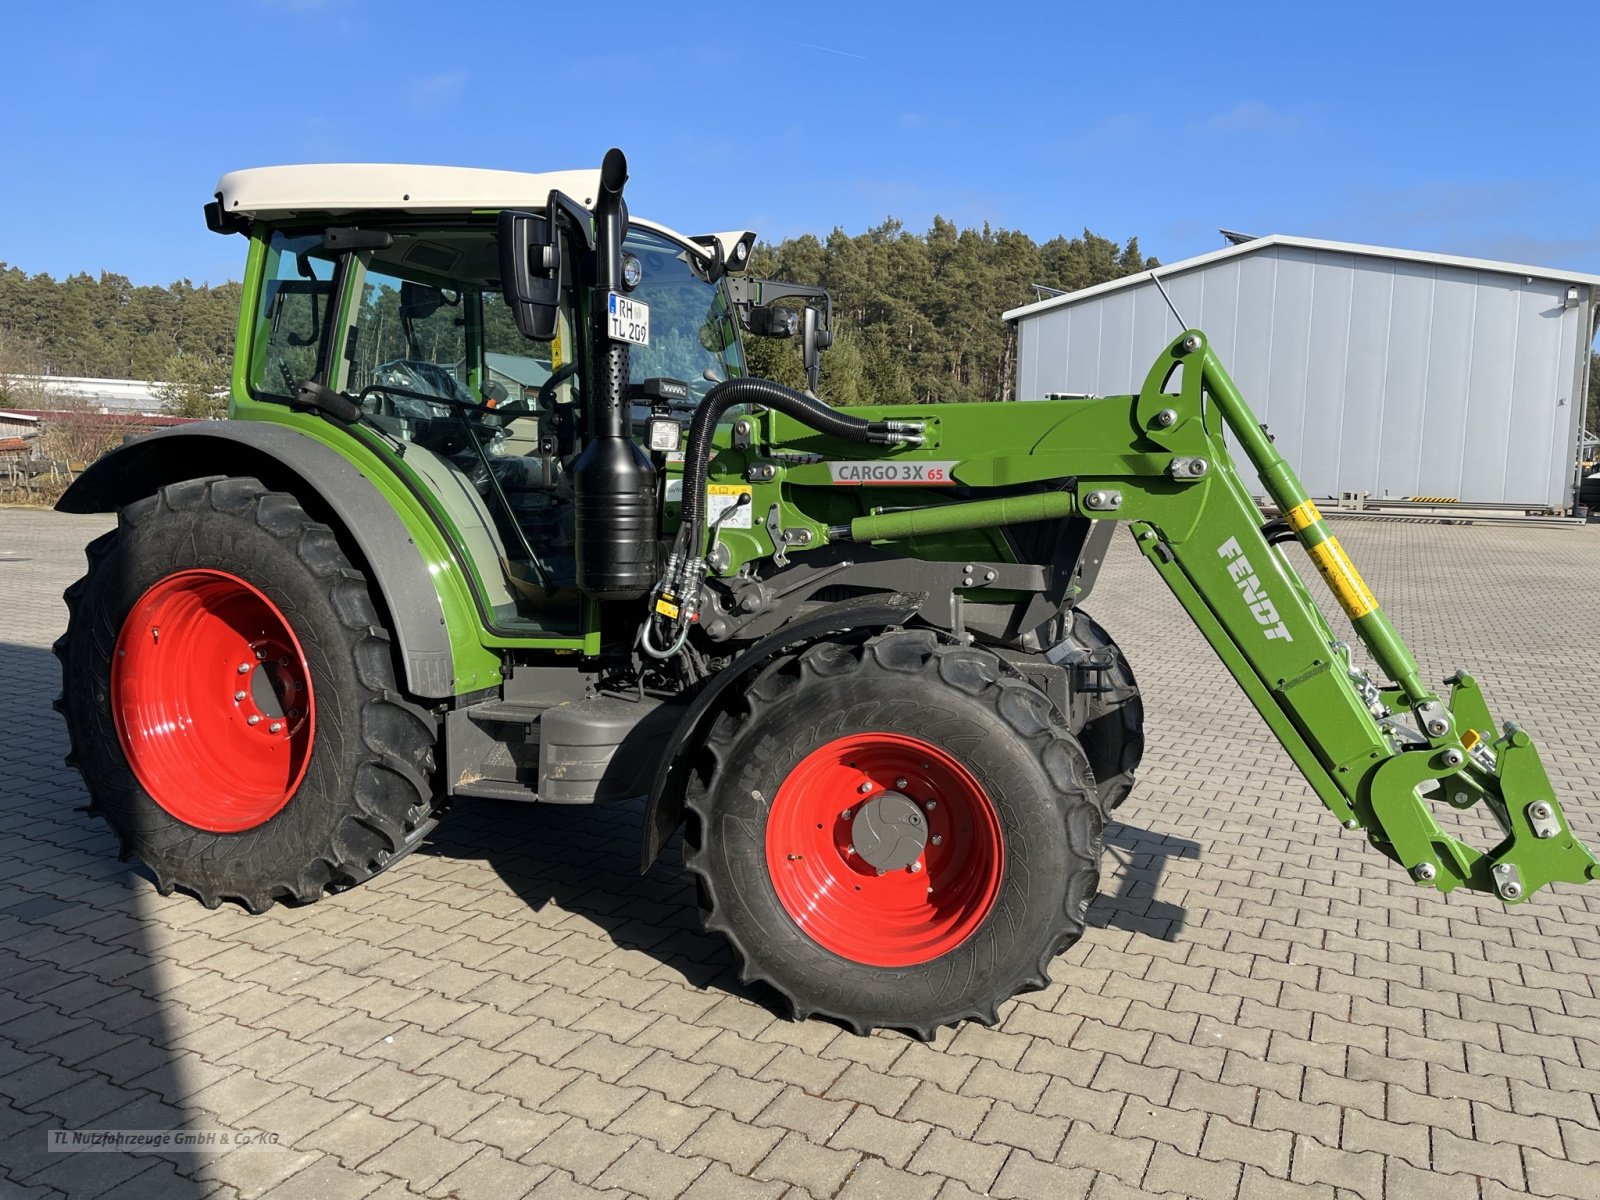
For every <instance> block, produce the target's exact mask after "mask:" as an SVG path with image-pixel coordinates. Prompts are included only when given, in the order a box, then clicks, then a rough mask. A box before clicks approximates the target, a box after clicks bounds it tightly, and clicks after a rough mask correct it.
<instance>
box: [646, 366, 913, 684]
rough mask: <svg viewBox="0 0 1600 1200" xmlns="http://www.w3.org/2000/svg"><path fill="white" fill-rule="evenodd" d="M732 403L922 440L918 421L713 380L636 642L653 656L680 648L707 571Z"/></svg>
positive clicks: (768, 387) (856, 433)
mask: <svg viewBox="0 0 1600 1200" xmlns="http://www.w3.org/2000/svg"><path fill="white" fill-rule="evenodd" d="M735 404H760V405H764V406H765V407H767V408H771V409H776V410H777V411H778V412H781V413H783V414H784V415H785V416H789V417H793V418H794V419H795V420H796V421H799V422H800V423H801V424H802V425H807V426H809V427H810V428H812V429H815V430H816V431H817V432H819V433H825V434H828V435H830V436H832V437H839V438H844V439H846V440H848V441H852V442H865V443H869V444H873V445H879V446H892V445H898V444H905V445H914V446H920V445H921V444H922V431H923V425H922V422H921V421H898V420H880V421H864V420H862V419H861V418H860V417H852V416H849V415H848V414H846V413H841V412H838V411H836V410H834V409H831V408H829V407H828V406H827V405H826V404H824V403H822V401H820V400H818V399H817V398H816V397H815V396H810V395H807V394H806V393H805V392H797V391H795V390H794V389H793V388H787V387H784V386H783V385H782V384H780V383H773V382H772V381H771V380H770V379H752V378H748V377H743V378H738V379H729V380H726V381H724V382H722V383H719V384H717V385H716V386H715V387H714V388H712V389H711V390H710V391H709V392H707V393H706V396H705V399H704V400H702V401H700V403H699V405H698V406H697V407H696V408H695V412H694V417H693V419H692V420H691V421H690V422H689V441H688V447H687V449H686V450H685V453H684V468H683V517H682V520H681V522H680V523H679V525H678V536H677V539H676V540H675V541H674V543H673V546H672V554H671V555H670V556H669V557H668V559H667V565H666V569H665V570H664V571H663V572H662V574H661V580H660V582H659V583H657V584H656V586H655V589H654V590H653V591H652V592H651V594H650V606H651V613H650V614H649V615H648V616H647V617H646V618H645V628H644V630H643V631H642V636H641V641H640V645H641V647H642V648H643V649H644V651H645V652H646V653H647V654H649V655H650V656H651V657H653V658H668V657H670V656H671V655H673V654H675V653H677V652H678V651H679V650H681V649H682V648H683V644H684V642H685V641H686V640H687V638H688V632H689V623H690V621H691V620H692V619H693V611H692V610H693V604H694V602H695V598H696V593H697V592H698V591H699V587H700V580H701V579H702V578H704V575H705V570H706V565H705V554H706V545H705V540H706V524H705V515H706V478H707V476H708V475H709V473H710V466H711V464H710V454H709V451H710V448H711V435H712V434H713V433H714V432H715V431H716V428H717V422H718V421H719V420H721V419H722V416H723V414H724V413H726V412H727V411H728V409H730V408H732V407H733V406H734V405H735ZM658 617H661V618H665V621H664V622H663V623H664V624H665V625H666V626H667V627H668V630H669V631H670V632H671V633H673V634H675V635H676V636H675V638H674V640H673V641H671V642H670V643H668V644H665V645H664V644H663V643H661V642H658V641H656V639H655V638H654V637H653V636H652V634H651V633H650V625H651V623H652V622H654V621H655V620H656V619H657V618H658Z"/></svg>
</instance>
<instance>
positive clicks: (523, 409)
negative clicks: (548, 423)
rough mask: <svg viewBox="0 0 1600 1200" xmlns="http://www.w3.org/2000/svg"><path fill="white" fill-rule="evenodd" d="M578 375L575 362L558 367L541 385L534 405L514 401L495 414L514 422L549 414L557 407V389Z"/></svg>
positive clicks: (496, 410)
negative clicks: (541, 413) (532, 416)
mask: <svg viewBox="0 0 1600 1200" xmlns="http://www.w3.org/2000/svg"><path fill="white" fill-rule="evenodd" d="M577 373H578V364H577V363H575V362H569V363H566V364H565V365H563V366H560V367H557V368H556V369H555V371H554V372H552V373H551V375H550V378H549V379H546V380H545V381H544V383H543V384H541V385H540V387H539V394H538V395H537V396H535V397H534V400H533V403H532V404H529V403H528V402H527V401H526V400H513V401H512V402H511V403H510V404H502V405H500V406H499V407H498V408H496V409H495V412H497V413H499V414H500V416H501V417H502V418H507V419H512V420H514V419H516V418H517V417H525V416H528V415H529V414H531V413H535V412H547V411H549V410H550V409H552V408H554V407H555V398H556V388H558V387H560V386H561V385H562V384H563V383H565V382H566V381H567V380H569V379H571V378H572V377H573V376H574V375H576V374H577Z"/></svg>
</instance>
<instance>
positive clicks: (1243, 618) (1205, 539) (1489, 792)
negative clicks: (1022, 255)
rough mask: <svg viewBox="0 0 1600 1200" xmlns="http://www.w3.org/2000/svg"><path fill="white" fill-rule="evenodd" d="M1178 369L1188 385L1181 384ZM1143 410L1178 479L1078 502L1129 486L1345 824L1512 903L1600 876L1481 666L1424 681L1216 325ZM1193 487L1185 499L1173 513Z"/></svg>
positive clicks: (1241, 673)
mask: <svg viewBox="0 0 1600 1200" xmlns="http://www.w3.org/2000/svg"><path fill="white" fill-rule="evenodd" d="M1176 374H1181V376H1182V383H1181V386H1180V387H1179V389H1178V391H1177V394H1175V395H1174V394H1169V393H1167V391H1166V390H1165V389H1166V388H1167V386H1168V385H1169V384H1170V382H1171V380H1172V377H1173V376H1174V375H1176ZM1133 415H1134V420H1135V421H1136V422H1137V424H1138V425H1139V426H1140V428H1141V431H1142V432H1143V434H1144V436H1146V437H1147V438H1149V439H1150V440H1152V441H1154V442H1156V443H1157V444H1158V445H1160V446H1162V447H1163V449H1166V450H1170V451H1171V452H1172V456H1173V461H1172V463H1171V464H1169V466H1168V470H1167V476H1166V478H1165V479H1164V480H1162V481H1160V482H1159V483H1156V484H1154V485H1152V484H1151V482H1150V481H1148V480H1137V479H1135V480H1130V481H1127V483H1126V484H1124V483H1123V482H1122V481H1118V480H1113V479H1107V480H1105V481H1103V482H1101V481H1092V480H1086V479H1081V478H1080V480H1079V484H1078V493H1077V494H1078V498H1079V504H1080V506H1081V507H1082V508H1083V511H1084V512H1085V515H1091V516H1092V515H1095V512H1094V504H1095V503H1096V499H1095V497H1094V493H1095V492H1096V491H1100V492H1105V491H1112V492H1115V491H1117V490H1119V489H1120V490H1122V492H1123V495H1122V497H1121V503H1120V504H1119V505H1118V511H1117V514H1116V515H1118V516H1120V517H1122V518H1123V519H1125V520H1129V521H1130V522H1131V524H1132V529H1133V534H1134V538H1135V539H1136V541H1137V543H1138V545H1139V548H1140V550H1141V551H1142V552H1143V554H1144V555H1145V557H1146V558H1147V559H1149V561H1150V562H1151V564H1152V565H1153V566H1154V567H1155V568H1156V570H1157V572H1158V573H1159V574H1160V575H1161V577H1162V578H1163V579H1164V580H1166V583H1167V586H1168V587H1170V588H1171V589H1172V592H1173V594H1174V595H1175V596H1176V597H1177V599H1178V602H1179V603H1180V604H1182V605H1183V607H1184V610H1185V611H1186V612H1188V614H1189V615H1190V617H1191V618H1192V619H1193V620H1194V622H1195V624H1196V625H1197V626H1198V627H1199V628H1200V631H1201V632H1202V633H1203V634H1204V635H1205V638H1206V640H1207V641H1208V642H1210V644H1211V646H1212V648H1213V649H1214V650H1215V651H1216V652H1217V655H1218V656H1219V657H1220V658H1221V659H1222V661H1223V663H1224V664H1225V665H1226V666H1227V668H1228V670H1229V671H1230V672H1231V673H1232V674H1233V676H1234V678H1235V679H1236V680H1238V682H1239V685H1240V686H1241V687H1242V688H1243V689H1244V691H1245V694H1246V695H1247V696H1248V697H1249V698H1250V701H1251V703H1252V704H1254V705H1255V707H1256V709H1257V711H1259V712H1260V713H1261V715H1262V717H1263V718H1264V719H1265V720H1266V722H1267V724H1268V726H1269V727H1270V728H1271V729H1272V731H1273V733H1274V734H1275V735H1276V736H1277V738H1278V740H1279V741H1280V742H1282V743H1283V746H1284V748H1285V749H1286V750H1288V752H1289V755H1290V757H1292V758H1293V759H1294V761H1295V764H1296V765H1297V766H1298V767H1299V768H1300V770H1301V771H1302V772H1303V773H1304V775H1305V777H1306V779H1307V781H1308V782H1309V783H1310V784H1311V786H1312V788H1313V790H1314V791H1316V793H1317V795H1318V796H1319V797H1320V798H1321V800H1322V802H1323V803H1324V804H1325V805H1326V806H1327V807H1328V809H1329V810H1330V811H1331V812H1332V813H1333V814H1334V815H1335V816H1336V817H1338V818H1339V820H1340V821H1342V822H1343V823H1344V824H1345V826H1346V827H1347V828H1362V829H1365V830H1367V832H1368V835H1369V837H1370V839H1371V841H1372V843H1373V844H1374V845H1375V846H1377V847H1378V848H1379V849H1380V850H1382V851H1383V852H1384V853H1385V854H1387V855H1389V856H1390V857H1391V858H1393V859H1394V860H1395V861H1396V862H1398V863H1399V864H1400V865H1401V866H1403V867H1404V868H1405V869H1406V870H1407V871H1408V872H1409V873H1410V874H1411V877H1412V878H1413V879H1414V880H1416V881H1417V882H1418V883H1420V884H1427V885H1431V886H1433V887H1436V888H1438V889H1439V890H1440V891H1444V892H1448V891H1451V890H1452V889H1454V888H1457V887H1466V888H1469V889H1470V890H1473V891H1481V892H1488V893H1491V894H1493V895H1497V896H1499V897H1500V899H1502V900H1504V901H1506V902H1510V903H1515V902H1520V901H1523V900H1526V899H1527V898H1528V897H1529V896H1530V895H1532V894H1533V893H1534V892H1535V891H1537V890H1538V889H1539V888H1540V887H1543V886H1544V885H1545V884H1547V883H1554V882H1569V883H1577V882H1583V881H1586V880H1593V879H1600V864H1597V862H1596V859H1595V857H1594V856H1593V855H1592V854H1591V853H1590V852H1589V850H1588V849H1587V848H1586V847H1584V846H1583V844H1582V843H1581V842H1579V841H1578V839H1577V838H1576V836H1575V835H1574V834H1573V832H1572V830H1571V827H1570V826H1569V825H1568V823H1567V820H1566V817H1565V815H1564V814H1563V812H1562V809H1561V804H1560V801H1559V800H1558V799H1557V798H1556V796H1555V793H1554V791H1553V790H1552V788H1551V786H1550V781H1549V779H1548V778H1547V776H1546V774H1545V771H1544V767H1543V765H1542V764H1541V762H1540V760H1539V753H1538V751H1537V749H1535V747H1534V744H1533V741H1532V739H1531V738H1530V737H1529V736H1528V734H1527V733H1525V732H1524V731H1522V730H1521V729H1519V728H1518V727H1517V726H1516V725H1514V724H1507V725H1505V726H1504V727H1503V729H1500V728H1497V726H1496V724H1495V722H1494V719H1493V718H1492V717H1491V716H1490V714H1489V709H1488V707H1487V705H1486V704H1485V702H1484V699H1483V695H1482V693H1481V692H1480V691H1479V689H1478V686H1477V684H1476V683H1475V682H1474V681H1473V680H1472V678H1471V677H1470V676H1469V675H1466V674H1465V673H1462V672H1458V673H1457V674H1456V675H1454V676H1453V677H1452V678H1451V679H1449V680H1447V681H1446V683H1447V684H1448V685H1450V694H1449V696H1448V698H1447V699H1442V698H1441V697H1440V696H1439V695H1438V694H1436V693H1435V692H1434V691H1433V690H1432V689H1430V688H1429V687H1428V686H1427V685H1426V684H1425V683H1424V682H1423V681H1422V679H1421V678H1420V675H1419V672H1418V667H1417V663H1416V660H1415V659H1414V658H1413V657H1412V656H1411V653H1410V651H1408V650H1407V648H1406V645H1405V643H1404V642H1403V641H1402V640H1401V638H1400V636H1399V634H1398V633H1397V632H1396V631H1395V628H1394V626H1393V625H1392V624H1390V622H1389V618H1388V617H1387V616H1386V615H1385V613H1384V611H1383V609H1382V608H1381V607H1380V606H1379V604H1378V601H1377V599H1376V598H1375V597H1374V596H1373V594H1372V592H1371V590H1370V589H1369V588H1368V587H1367V585H1366V583H1365V582H1364V581H1363V580H1362V578H1361V576H1360V574H1359V573H1358V572H1357V571H1356V569H1355V567H1354V565H1353V564H1352V563H1351V561H1350V559H1349V557H1348V556H1347V555H1346V554H1345V552H1344V549H1343V548H1342V547H1341V546H1340V544H1339V539H1338V538H1337V537H1335V536H1334V535H1333V533H1332V531H1331V530H1329V528H1328V526H1327V524H1326V523H1325V522H1324V520H1323V518H1322V515H1321V514H1320V513H1319V512H1318V511H1317V506H1316V505H1315V504H1314V503H1312V501H1311V500H1310V498H1309V497H1308V496H1307V495H1306V493H1305V489H1304V488H1303V487H1302V486H1301V484H1300V481H1299V479H1298V478H1297V477H1296V475H1295V473H1294V471H1293V470H1292V469H1291V468H1290V467H1289V465H1288V464H1287V463H1286V462H1285V461H1284V460H1283V458H1282V456H1281V455H1279V454H1278V452H1277V449H1276V448H1275V447H1274V445H1273V443H1272V441H1271V439H1270V438H1269V436H1268V435H1267V433H1266V431H1265V429H1264V428H1263V427H1262V425H1261V424H1260V422H1259V421H1258V420H1257V418H1256V416H1255V414H1254V413H1252V412H1251V410H1250V408H1249V406H1248V405H1247V404H1246V403H1245V401H1244V399H1243V397H1242V396H1241V395H1240V394H1239V390H1238V388H1237V387H1236V386H1235V385H1234V383H1233V380H1232V379H1230V378H1229V377H1228V374H1227V372H1226V371H1225V370H1224V369H1223V367H1222V364H1221V363H1220V362H1219V361H1218V360H1217V357H1216V355H1215V354H1214V353H1213V352H1212V350H1211V347H1210V345H1209V344H1208V342H1207V340H1206V338H1205V335H1204V334H1202V333H1199V332H1198V331H1189V332H1187V333H1185V334H1184V335H1183V336H1182V337H1180V338H1178V339H1177V340H1176V341H1175V342H1173V343H1172V345H1171V346H1170V347H1168V349H1167V350H1166V351H1165V352H1164V353H1163V355H1162V356H1161V358H1160V359H1159V360H1158V361H1157V363H1156V365H1155V367H1154V368H1153V369H1152V370H1151V372H1150V375H1149V377H1148V378H1147V379H1146V381H1145V384H1144V387H1143V388H1142V389H1141V390H1140V393H1139V396H1138V398H1137V401H1136V406H1135V411H1134V414H1133ZM1224 428H1226V429H1228V430H1230V431H1231V432H1232V433H1233V435H1234V438H1235V439H1236V440H1237V442H1238V445H1239V446H1240V448H1241V450H1242V451H1243V454H1244V457H1245V458H1246V459H1247V460H1248V461H1249V462H1250V464H1251V465H1252V466H1253V467H1254V468H1255V469H1256V472H1257V473H1258V474H1259V476H1260V479H1261V484H1262V486H1263V487H1264V488H1265V489H1266V492H1267V494H1268V496H1269V497H1270V498H1271V499H1272V501H1273V502H1274V503H1275V504H1276V506H1277V508H1278V510H1279V512H1280V513H1281V514H1283V519H1282V522H1281V524H1278V525H1276V526H1274V524H1273V523H1268V524H1267V525H1265V526H1263V525H1262V523H1261V512H1260V510H1259V509H1258V508H1257V506H1256V504H1255V501H1254V500H1253V499H1252V497H1251V493H1250V490H1249V489H1247V488H1246V486H1245V484H1244V481H1243V480H1242V479H1241V478H1240V475H1239V472H1238V470H1237V469H1236V468H1235V466H1234V463H1233V461H1232V459H1231V457H1230V455H1229V453H1228V450H1227V448H1226V445H1225V443H1224V440H1223V430H1224ZM1185 480H1188V481H1192V482H1189V483H1187V484H1185V483H1184V481H1185ZM1180 498H1187V499H1188V501H1189V502H1188V504H1179V505H1178V506H1177V511H1176V512H1174V511H1173V509H1174V501H1177V500H1179V499H1180ZM1111 499H1112V497H1104V496H1102V497H1100V498H1099V500H1098V503H1101V504H1104V503H1108V502H1109V501H1110V500H1111ZM1285 526H1286V527H1287V528H1285ZM1269 534H1271V535H1273V536H1271V537H1269ZM1291 535H1292V536H1291ZM1290 541H1294V542H1298V543H1299V545H1300V546H1301V547H1303V548H1304V550H1305V551H1306V553H1307V554H1308V555H1309V556H1310V558H1311V560H1312V562H1313V563H1314V564H1315V565H1316V567H1317V570H1318V571H1319V572H1320V573H1321V574H1322V577H1323V579H1324V580H1326V582H1327V584H1328V587H1329V589H1330V590H1331V591H1332V593H1333V595H1334V597H1335V598H1336V599H1337V601H1338V602H1339V604H1340V605H1341V607H1343V609H1344V611H1345V613H1346V615H1347V616H1349V618H1350V620H1351V622H1352V624H1353V625H1354V627H1355V631H1356V633H1357V635H1358V636H1359V637H1360V639H1361V641H1362V643H1363V644H1364V645H1365V647H1366V648H1367V651H1368V653H1369V654H1370V655H1371V656H1372V660H1373V661H1374V662H1375V663H1376V664H1377V667H1378V669H1379V670H1380V671H1381V672H1382V673H1383V674H1384V675H1385V676H1386V677H1387V680H1388V684H1387V686H1380V685H1378V684H1375V683H1374V682H1373V681H1372V680H1370V679H1369V678H1368V677H1367V676H1366V674H1365V673H1364V672H1362V671H1360V670H1359V669H1354V668H1353V667H1352V664H1351V662H1350V659H1349V654H1348V650H1347V648H1345V647H1343V646H1342V645H1341V644H1340V643H1339V642H1338V641H1337V639H1336V638H1335V636H1334V635H1333V633H1332V631H1331V629H1330V627H1329V625H1328V622H1327V620H1326V619H1325V618H1324V616H1323V613H1322V611H1321V610H1320V609H1319V608H1318V606H1317V604H1316V602H1315V601H1314V599H1313V598H1312V596H1311V593H1310V592H1309V590H1308V589H1307V588H1306V586H1305V584H1304V583H1303V582H1302V581H1301V579H1300V576H1299V575H1298V574H1297V573H1296V572H1295V569H1294V567H1293V565H1292V564H1291V562H1290V559H1289V555H1288V554H1287V553H1286V550H1287V545H1288V543H1289V542H1290ZM1432 803H1447V804H1451V805H1453V806H1455V807H1456V808H1469V807H1471V806H1472V805H1474V804H1479V803H1481V804H1484V805H1487V806H1488V809H1489V811H1490V812H1491V813H1492V814H1493V815H1494V817H1495V820H1496V821H1497V822H1498V824H1499V825H1500V828H1501V829H1502V830H1503V831H1504V834H1505V836H1504V838H1503V840H1502V841H1501V842H1500V843H1499V844H1498V845H1496V846H1494V847H1493V848H1492V849H1489V850H1487V851H1483V850H1478V849H1476V848H1474V847H1472V846H1469V845H1467V844H1465V843H1464V842H1461V841H1460V840H1458V839H1457V838H1455V837H1453V836H1451V835H1450V834H1449V833H1447V832H1445V831H1444V830H1443V829H1442V828H1441V827H1440V826H1439V824H1438V822H1437V821H1436V820H1435V819H1434V816H1433V812H1432V810H1431V807H1430V805H1431V804H1432Z"/></svg>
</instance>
